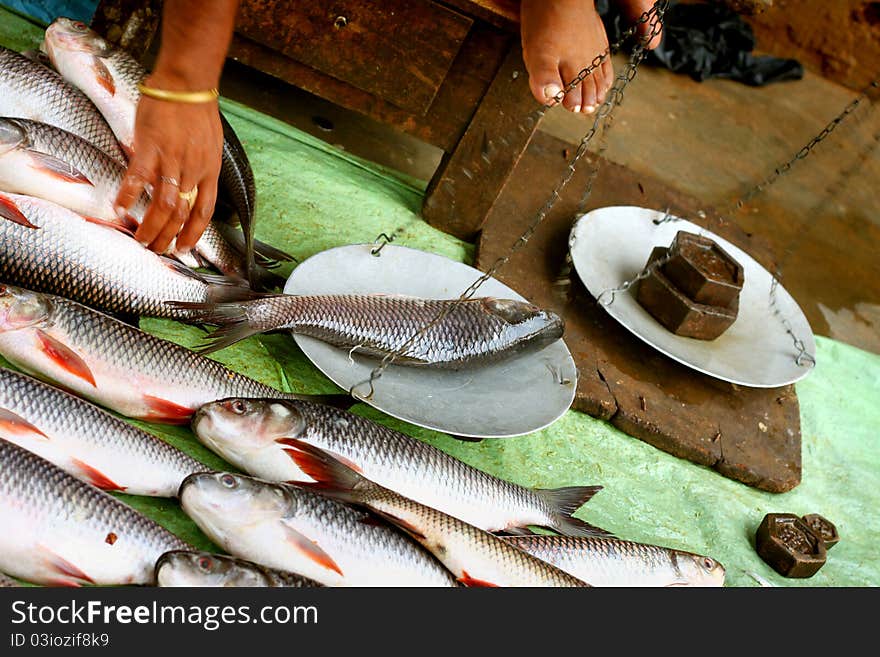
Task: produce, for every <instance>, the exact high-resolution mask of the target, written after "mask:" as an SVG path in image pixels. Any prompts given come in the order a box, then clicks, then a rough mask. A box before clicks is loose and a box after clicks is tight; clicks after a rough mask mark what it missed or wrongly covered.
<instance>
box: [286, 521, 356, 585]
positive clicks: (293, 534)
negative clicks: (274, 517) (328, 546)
mask: <svg viewBox="0 0 880 657" xmlns="http://www.w3.org/2000/svg"><path fill="white" fill-rule="evenodd" d="M284 531H285V534H286V537H287V542H288V543H290V544H291V545H293V546H294V547H295V548H296V549H297V550H299V551H300V552H301V553H302V554H303V556H305V557H306V558H307V559H309V560H310V561H313V562H315V563H316V564H318V565H319V566H321V567H322V568H326V569H327V570H332V571H333V572H335V573H338V574H339V575H342V576H343V577H344V575H343V573H342V569H341V568H340V567H339V565H338V564H337V563H336V562H335V561H334V560H333V557H331V556H330V555H329V554H327V553H326V552H325V551H324V550H323V549H322V548H321V546H320V545H318V544H317V543H316V542H315V541H312V540H310V539H309V538H308V537H307V536H304V535H303V534H301V533H299V532H298V531H296V530H295V529H294V528H293V527H291V526H290V525H288V524H284Z"/></svg>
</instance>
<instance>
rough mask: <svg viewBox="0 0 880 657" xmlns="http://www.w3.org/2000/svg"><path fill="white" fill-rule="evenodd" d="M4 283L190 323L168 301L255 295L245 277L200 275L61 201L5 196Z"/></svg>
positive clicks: (0, 223) (0, 268) (0, 244)
mask: <svg viewBox="0 0 880 657" xmlns="http://www.w3.org/2000/svg"><path fill="white" fill-rule="evenodd" d="M0 281H5V282H7V283H11V284H13V285H22V286H24V287H28V288H32V289H37V290H39V291H41V292H48V293H50V294H59V295H63V296H66V297H69V298H71V299H75V300H77V301H80V302H82V303H85V304H88V305H90V306H94V307H97V308H100V309H102V310H104V311H107V312H110V313H115V314H118V315H124V316H127V317H131V316H144V315H145V316H153V317H167V318H171V319H180V320H184V321H185V320H187V319H188V318H189V317H190V316H191V313H189V312H188V311H185V310H179V309H176V308H173V307H171V306H169V305H168V304H167V303H166V302H167V301H170V300H177V301H186V300H189V301H207V300H209V299H212V298H220V299H223V298H230V297H231V298H236V297H245V296H249V295H251V292H250V290H249V289H248V288H247V286H246V285H244V284H243V282H242V281H240V280H233V279H229V278H225V277H222V276H213V275H210V274H202V273H197V272H195V271H193V270H192V269H189V268H188V267H186V266H185V265H183V264H181V263H179V262H176V261H174V260H171V259H170V258H165V257H162V256H159V255H157V254H155V253H153V252H152V251H149V250H148V249H145V248H144V247H143V246H141V245H140V244H138V243H137V242H136V241H134V240H133V239H131V238H130V237H128V236H126V235H123V234H122V233H120V232H119V231H117V230H114V229H112V228H109V227H107V226H103V225H96V224H95V223H93V222H90V221H88V220H87V219H85V218H83V217H82V216H80V215H78V214H76V213H75V212H71V211H70V210H68V209H67V208H63V207H61V206H60V205H57V204H56V203H53V202H51V201H46V200H44V199H38V198H35V197H32V196H21V195H18V194H5V193H2V192H0Z"/></svg>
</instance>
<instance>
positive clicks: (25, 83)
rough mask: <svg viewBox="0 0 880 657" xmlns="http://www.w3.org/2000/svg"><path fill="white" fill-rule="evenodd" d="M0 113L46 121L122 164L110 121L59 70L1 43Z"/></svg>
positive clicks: (121, 156) (121, 153)
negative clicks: (108, 122)
mask: <svg viewBox="0 0 880 657" xmlns="http://www.w3.org/2000/svg"><path fill="white" fill-rule="evenodd" d="M0 116H14V117H19V118H22V119H32V120H34V121H42V122H43V123H48V124H50V125H54V126H57V127H59V128H62V129H64V130H67V131H68V132H72V133H73V134H75V135H77V136H79V137H82V138H83V139H85V140H86V141H88V142H89V143H91V144H94V145H95V146H96V147H97V148H99V149H101V150H102V151H103V152H104V153H106V154H107V155H108V156H110V157H112V158H113V159H114V160H116V161H117V162H119V163H120V164H123V165H124V164H125V163H126V157H125V154H124V153H123V151H122V148H120V146H119V142H118V141H117V140H116V136H115V135H114V134H113V130H111V129H110V126H109V125H108V124H107V121H106V120H105V119H104V117H103V116H102V115H101V113H100V112H99V111H98V109H97V108H96V107H95V106H94V104H92V102H91V101H90V100H89V99H88V97H87V96H86V95H85V94H83V93H82V92H81V91H80V90H79V89H77V88H76V87H74V86H72V85H70V84H69V83H67V82H66V81H65V80H64V79H63V78H62V77H61V76H60V75H59V74H58V73H56V72H55V71H53V70H52V69H50V68H47V67H46V66H44V65H42V64H40V63H38V62H35V61H33V60H31V59H29V58H27V57H25V56H24V55H19V54H18V53H17V52H14V51H12V50H9V49H8V48H4V47H3V46H0Z"/></svg>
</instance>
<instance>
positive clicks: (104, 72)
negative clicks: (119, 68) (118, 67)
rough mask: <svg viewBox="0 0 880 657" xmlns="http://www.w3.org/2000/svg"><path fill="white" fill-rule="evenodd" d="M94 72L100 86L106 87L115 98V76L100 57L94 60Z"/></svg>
mask: <svg viewBox="0 0 880 657" xmlns="http://www.w3.org/2000/svg"><path fill="white" fill-rule="evenodd" d="M92 71H94V73H95V77H96V78H97V80H98V84H100V85H101V86H102V87H104V89H106V90H107V93H109V94H110V95H111V96H115V95H116V82H114V81H113V74H112V73H110V71H109V69H108V68H107V66H106V65H105V64H104V62H102V61H101V60H100V59H99V58H98V57H94V58H92Z"/></svg>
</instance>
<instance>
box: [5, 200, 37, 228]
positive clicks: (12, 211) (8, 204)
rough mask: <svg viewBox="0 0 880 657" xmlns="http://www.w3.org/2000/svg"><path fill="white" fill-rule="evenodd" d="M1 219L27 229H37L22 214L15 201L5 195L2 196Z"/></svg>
mask: <svg viewBox="0 0 880 657" xmlns="http://www.w3.org/2000/svg"><path fill="white" fill-rule="evenodd" d="M0 217H2V218H3V219H6V220H8V221H12V222H14V223H16V224H20V225H21V226H26V227H27V228H37V226H34V225H33V224H32V223H31V222H30V221H28V218H27V217H25V216H24V215H23V214H22V213H21V210H19V209H18V206H17V205H16V204H15V201H13V200H12V199H11V198H9V197H8V196H6V195H4V194H0Z"/></svg>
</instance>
